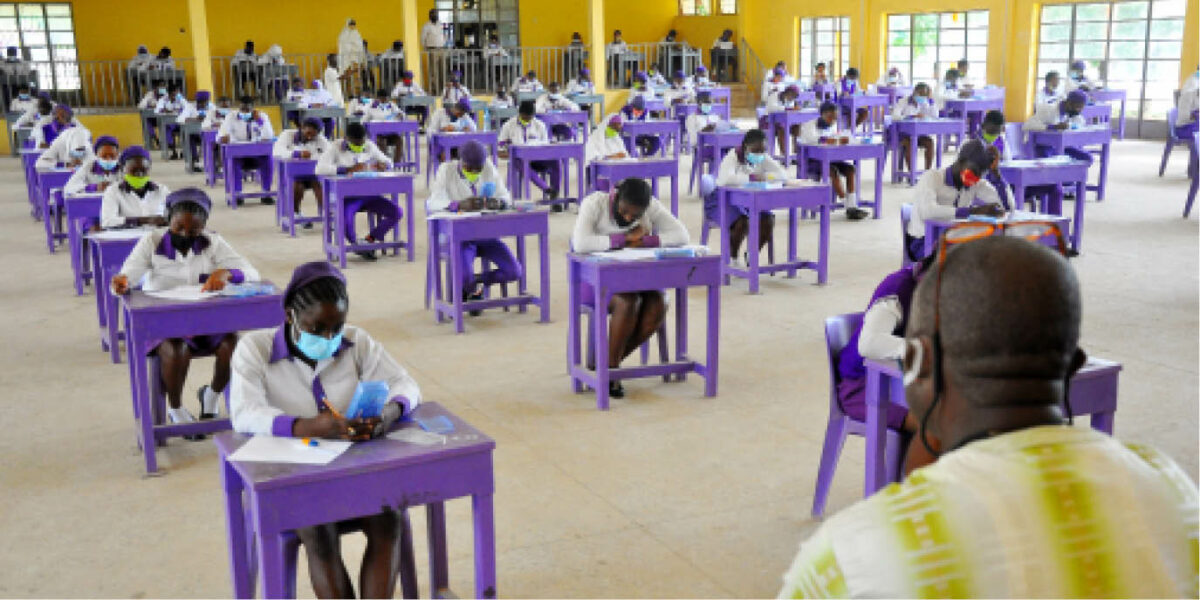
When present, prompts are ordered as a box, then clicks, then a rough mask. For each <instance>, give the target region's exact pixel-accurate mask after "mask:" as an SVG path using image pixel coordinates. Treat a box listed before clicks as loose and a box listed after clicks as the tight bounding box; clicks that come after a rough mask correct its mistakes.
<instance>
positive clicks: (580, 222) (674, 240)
mask: <svg viewBox="0 0 1200 600" xmlns="http://www.w3.org/2000/svg"><path fill="white" fill-rule="evenodd" d="M638 226H642V227H644V228H645V229H646V230H647V231H649V232H650V234H651V235H652V236H653V239H651V240H650V244H649V245H650V246H651V247H653V246H656V245H657V246H682V245H684V244H687V243H688V241H690V238H689V236H688V231H687V227H684V225H683V223H682V222H681V221H680V220H679V219H677V218H675V215H672V214H671V211H670V210H667V208H665V207H664V206H663V205H662V203H661V202H659V201H658V199H657V198H650V205H649V206H647V207H646V212H644V213H642V218H640V219H638V220H637V221H634V222H633V223H630V224H629V225H628V226H627V227H621V226H620V225H618V224H617V222H616V221H615V220H613V215H612V193H610V192H593V193H591V194H589V195H588V196H587V197H586V198H584V199H583V201H582V202H580V203H579V215H578V216H577V217H575V229H574V230H573V231H572V233H571V247H572V248H574V250H575V252H581V253H589V252H603V251H605V250H613V249H616V248H621V247H622V246H624V245H625V234H627V233H629V232H630V231H633V230H634V228H636V227H638ZM643 239H644V238H643Z"/></svg>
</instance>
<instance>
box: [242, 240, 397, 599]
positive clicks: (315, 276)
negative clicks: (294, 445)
mask: <svg viewBox="0 0 1200 600" xmlns="http://www.w3.org/2000/svg"><path fill="white" fill-rule="evenodd" d="M349 305H350V296H349V293H348V292H347V289H346V277H345V275H343V274H342V273H341V272H340V271H338V270H337V268H336V267H334V266H333V265H330V264H329V263H328V262H325V261H320V262H310V263H306V264H303V265H300V266H299V267H296V269H295V270H294V271H293V272H292V277H291V281H290V282H289V283H288V286H287V288H286V289H284V292H283V309H284V322H283V323H282V324H281V325H280V326H279V327H275V328H272V329H260V330H258V331H253V332H250V333H247V334H245V335H244V336H243V337H242V339H241V340H240V341H239V342H238V344H237V349H236V350H234V352H233V359H232V361H231V366H232V374H233V377H232V380H231V383H230V396H229V409H230V411H229V412H230V416H231V421H232V425H233V429H234V431H237V432H238V433H242V434H247V435H270V436H275V437H294V438H323V439H335V440H346V439H351V440H367V439H372V438H377V437H380V436H382V435H384V434H386V433H387V432H388V431H389V430H390V429H391V427H392V425H393V424H394V423H395V422H396V421H397V420H399V419H400V418H401V417H403V416H405V415H408V414H411V413H412V410H413V409H414V408H416V407H417V406H418V405H419V404H420V403H421V390H420V388H419V387H418V386H417V383H416V381H414V380H413V379H412V377H411V376H410V375H409V374H408V372H407V371H406V370H405V369H404V367H402V366H400V364H398V363H397V362H396V359H395V358H393V357H392V355H391V354H390V353H389V352H388V351H387V349H386V348H384V347H383V345H382V344H380V343H379V342H378V341H376V340H375V339H374V338H372V337H371V336H370V335H369V334H368V333H367V332H366V330H364V329H360V328H358V327H355V326H354V325H350V324H348V323H347V322H346V318H347V316H348V313H349ZM317 381H319V382H320V389H321V392H322V393H321V394H319V395H317V394H315V393H314V391H313V390H314V389H315V388H314V382H317ZM363 381H380V382H383V383H384V384H385V385H386V386H387V388H388V400H387V402H386V403H385V404H384V406H383V409H382V411H381V412H380V415H379V416H378V417H371V418H367V419H345V418H343V417H342V416H341V415H343V414H345V412H346V410H348V409H349V408H350V402H351V400H352V399H353V398H354V394H355V389H356V388H357V386H358V384H359V383H360V382H363ZM348 527H354V528H356V529H361V530H362V531H363V533H364V534H365V535H366V537H367V551H366V553H365V554H364V555H363V558H362V571H361V573H360V577H359V582H360V588H359V593H360V594H361V597H363V598H391V597H392V596H393V595H394V593H395V587H396V572H397V565H399V566H400V570H401V571H402V572H403V575H402V576H403V578H404V579H405V580H406V581H414V582H415V573H414V572H413V560H412V556H403V555H402V553H403V548H404V546H405V545H406V544H405V543H403V542H404V540H407V539H410V538H411V535H412V534H411V530H410V529H409V524H408V519H407V517H406V516H405V514H404V511H403V510H402V509H400V510H398V509H394V508H385V509H383V510H382V512H380V513H379V514H376V515H372V516H367V517H362V518H358V519H352V520H349V521H343V522H341V523H328V524H324V525H317V526H314V527H302V528H300V529H297V530H296V536H297V537H298V538H300V543H301V544H303V546H304V550H305V554H306V555H307V557H308V570H309V576H310V580H311V582H312V586H313V592H314V593H315V595H316V596H317V597H318V598H352V597H354V596H355V591H354V587H353V585H352V584H351V578H350V575H349V573H347V571H346V566H345V564H344V563H343V562H342V559H341V544H340V540H339V537H340V534H339V528H343V529H344V528H348Z"/></svg>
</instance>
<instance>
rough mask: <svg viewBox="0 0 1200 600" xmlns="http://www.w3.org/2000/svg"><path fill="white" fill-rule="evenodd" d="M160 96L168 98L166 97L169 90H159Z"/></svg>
mask: <svg viewBox="0 0 1200 600" xmlns="http://www.w3.org/2000/svg"><path fill="white" fill-rule="evenodd" d="M158 95H159V96H166V95H167V88H158Z"/></svg>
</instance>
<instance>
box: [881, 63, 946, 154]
mask: <svg viewBox="0 0 1200 600" xmlns="http://www.w3.org/2000/svg"><path fill="white" fill-rule="evenodd" d="M937 116H938V109H937V104H936V103H935V102H934V101H933V96H932V95H931V92H930V89H929V84H928V83H925V82H924V81H922V82H921V83H918V84H917V85H916V87H914V88H913V92H912V95H910V96H909V97H908V98H905V99H904V100H901V101H899V102H897V103H896V108H894V109H893V110H892V120H893V121H907V120H912V119H934V118H937ZM911 145H912V139H911V136H909V135H908V134H904V135H901V136H900V159H899V163H898V165H899V167H900V170H901V171H903V170H905V169H906V168H907V169H911V168H912V165H908V167H905V165H906V164H908V157H909V154H910V152H911ZM917 147H919V148H921V149H922V150H924V151H925V170H926V171H928V170H929V169H931V168H932V167H933V152H934V143H933V138H932V137H931V136H928V135H922V136H920V137H918V138H917Z"/></svg>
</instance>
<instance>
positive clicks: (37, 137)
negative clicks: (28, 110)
mask: <svg viewBox="0 0 1200 600" xmlns="http://www.w3.org/2000/svg"><path fill="white" fill-rule="evenodd" d="M53 121H54V117H52V116H51V117H47V118H44V119H41V120H39V121H38V122H37V123H35V124H34V126H33V131H32V132H30V134H29V139H31V140H33V147H34V148H41V147H42V144H45V143H46V133H45V132H44V131H42V128H43V127H45V126H46V125H49V124H50V123H51V122H53ZM76 127H79V128H82V127H83V125H80V124H79V119H76V118H75V117H71V126H70V127H68V128H66V129H64V130H63V131H61V132H59V134H58V137H56V138H54V139H56V140H57V139H58V138H59V137H62V136H64V135H66V134H67V132H68V131H70V130H72V129H75V128H76ZM84 131H87V130H86V129H85V130H84ZM89 136H90V132H89ZM89 139H90V138H89ZM51 143H53V142H51ZM46 146H47V149H49V146H50V144H46Z"/></svg>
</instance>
